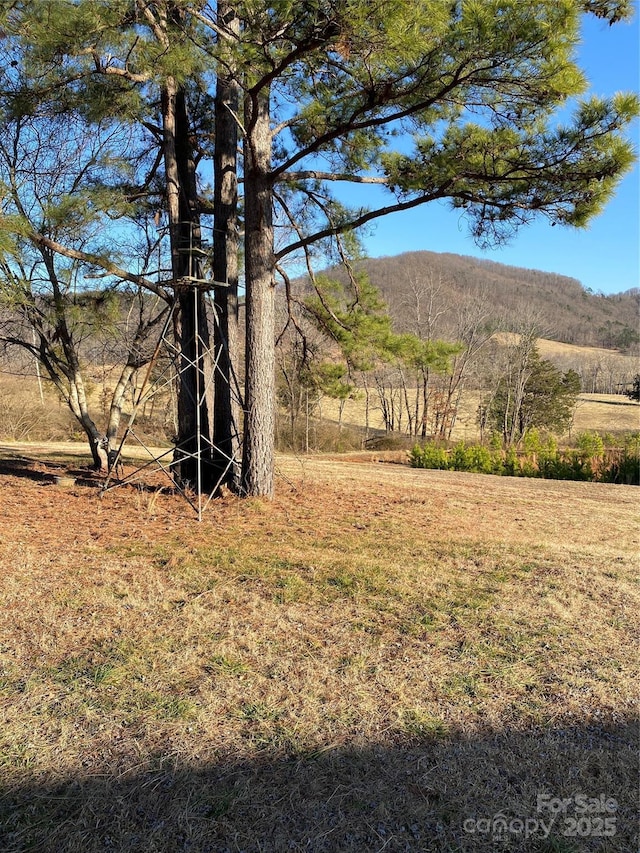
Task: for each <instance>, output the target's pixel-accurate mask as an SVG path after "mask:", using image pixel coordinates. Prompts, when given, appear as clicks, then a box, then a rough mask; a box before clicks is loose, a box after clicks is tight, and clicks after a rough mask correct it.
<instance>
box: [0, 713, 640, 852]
mask: <svg viewBox="0 0 640 853" xmlns="http://www.w3.org/2000/svg"><path fill="white" fill-rule="evenodd" d="M636 743H637V726H636V725H635V724H631V723H625V724H624V725H620V726H618V727H616V728H608V729H604V728H599V727H590V728H572V729H568V728H564V729H557V728H556V729H552V728H550V729H540V730H536V731H532V732H526V733H523V732H519V733H513V732H512V733H501V734H497V735H490V736H486V737H484V738H478V739H474V740H464V739H457V740H449V741H438V740H436V741H430V742H422V743H415V742H414V743H412V744H410V745H409V744H407V745H404V746H402V745H396V746H392V747H388V746H385V747H379V748H378V747H375V746H371V747H367V748H361V749H354V748H342V747H341V748H324V749H320V750H318V751H317V752H316V753H315V754H308V755H305V756H296V757H289V758H283V757H280V758H274V757H273V756H271V757H270V756H269V755H268V754H264V755H263V756H262V758H261V759H260V760H254V761H251V762H242V761H235V760H233V759H230V760H226V761H221V760H219V761H217V762H210V763H207V762H203V761H202V760H200V761H199V762H198V763H197V764H193V765H191V766H189V765H187V764H185V763H182V762H181V761H180V760H178V759H176V758H175V757H173V758H171V757H169V756H154V757H151V758H149V759H144V765H145V769H144V770H140V769H136V766H133V764H132V760H131V759H129V760H128V761H123V762H120V766H119V767H118V769H117V771H114V770H113V769H112V771H111V774H110V775H106V774H105V775H97V774H96V773H93V774H92V775H89V773H88V772H87V770H86V769H85V770H83V771H82V772H78V774H77V776H76V777H75V778H69V777H67V778H65V779H62V780H59V781H58V782H56V783H55V784H53V783H47V782H44V781H38V780H37V779H34V778H29V771H28V769H23V770H21V771H16V772H20V773H21V774H22V775H21V782H17V781H16V782H15V784H14V785H12V786H9V785H7V784H6V778H7V777H6V768H5V783H4V785H3V786H2V792H1V794H0V849H2V850H3V851H4V853H18V851H46V853H49V851H50V853H76V851H77V853H80V852H81V851H82V853H93V851H104V850H113V851H126V852H127V853H133V851H136V853H138V851H139V853H143V851H144V853H170V851H171V853H174V851H176V853H177V851H191V852H192V853H195V852H196V851H197V853H205V851H207V852H208V853H227V851H228V853H237V851H245V852H246V853H254V851H255V853H284V852H285V851H310V852H311V853H321V852H322V853H332V852H333V851H360V853H368V851H371V853H373V851H380V853H381V852H382V851H386V853H391V851H420V853H429V851H476V850H480V851H485V850H487V851H496V850H502V851H537V853H552V851H554V853H570V851H576V853H578V851H579V853H582V851H616V853H632V851H636V850H637V841H638V839H637V837H636V835H635V833H636V826H637V824H636V816H635V814H634V810H635V800H636V796H635V791H636V783H637V764H636V758H635V745H636ZM136 763H137V764H138V768H139V767H140V762H136ZM561 800H562V801H564V803H563V804H561V803H560V801H561Z"/></svg>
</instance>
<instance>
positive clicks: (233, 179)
mask: <svg viewBox="0 0 640 853" xmlns="http://www.w3.org/2000/svg"><path fill="white" fill-rule="evenodd" d="M218 21H219V23H220V24H221V25H223V26H224V27H225V28H226V29H227V31H229V32H232V33H234V34H239V32H240V22H239V20H238V18H237V16H236V15H235V12H234V10H233V8H232V7H231V6H230V4H229V3H227V2H219V3H218ZM239 92H240V87H239V85H238V82H237V80H235V79H234V78H233V76H232V75H231V74H230V75H228V76H219V77H218V79H217V83H216V100H215V128H216V146H215V153H214V213H213V278H214V281H219V282H226V283H227V287H216V288H215V290H214V306H215V311H216V315H217V322H216V325H215V327H214V342H215V351H216V355H217V364H218V366H217V370H216V372H215V378H214V389H215V408H214V421H213V442H214V451H213V464H214V467H215V468H216V471H217V476H218V478H222V482H224V483H225V484H227V485H228V486H230V487H231V488H232V489H233V490H234V491H239V489H240V476H241V472H240V470H239V466H238V465H237V464H235V463H231V464H230V462H229V460H231V459H233V460H236V459H238V457H239V444H240V442H239V434H238V430H239V428H240V414H241V412H240V403H239V401H238V399H237V391H238V388H237V382H238V375H239V366H240V332H239V329H238V254H239V252H238V175H237V171H238V167H237V158H238V107H239V102H240V97H239Z"/></svg>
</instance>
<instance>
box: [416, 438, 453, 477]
mask: <svg viewBox="0 0 640 853" xmlns="http://www.w3.org/2000/svg"><path fill="white" fill-rule="evenodd" d="M409 459H410V462H411V466H412V468H430V469H436V470H442V471H446V470H447V469H448V468H449V455H448V453H447V451H446V450H445V449H444V448H443V447H439V446H438V445H436V444H423V445H419V444H416V446H415V447H414V448H413V449H412V451H411V453H410V454H409Z"/></svg>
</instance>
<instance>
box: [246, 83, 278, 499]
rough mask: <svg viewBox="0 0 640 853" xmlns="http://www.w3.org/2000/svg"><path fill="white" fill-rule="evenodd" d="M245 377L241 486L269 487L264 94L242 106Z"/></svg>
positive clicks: (267, 490)
mask: <svg viewBox="0 0 640 853" xmlns="http://www.w3.org/2000/svg"><path fill="white" fill-rule="evenodd" d="M245 127H246V137H245V145H244V147H245V208H246V213H245V251H246V277H247V284H246V287H247V294H246V299H247V302H246V379H245V423H244V455H243V465H242V488H243V491H244V492H245V494H247V495H262V496H266V497H271V496H272V495H273V487H274V482H273V481H274V450H275V448H274V443H275V433H274V420H275V288H274V257H273V213H272V188H271V185H270V183H269V180H268V174H269V168H270V163H271V144H272V140H271V130H270V126H269V101H268V93H264V94H261V95H258V96H256V97H253V98H251V97H250V96H248V97H247V101H246V105H245Z"/></svg>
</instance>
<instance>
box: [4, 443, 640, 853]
mask: <svg viewBox="0 0 640 853" xmlns="http://www.w3.org/2000/svg"><path fill="white" fill-rule="evenodd" d="M61 449H62V448H58V453H59V452H60V450H61ZM67 450H68V448H67ZM28 456H29V458H25V456H24V450H23V449H18V448H11V447H8V446H6V445H5V446H2V447H0V604H1V608H0V614H1V615H0V620H1V621H0V723H1V725H0V765H1V768H2V773H1V777H0V779H1V781H0V849H2V850H3V851H5V853H18V851H36V850H37V851H46V853H93V851H104V850H116V851H126V853H133V852H134V851H136V853H138V851H139V853H143V851H144V853H174V851H175V852H176V853H177V851H190V852H191V853H196V852H197V853H205V851H209V853H226V851H229V853H239V852H240V851H247V853H249V851H251V853H254V851H255V853H267V851H272V853H283V851H314V853H320V851H327V853H331V852H332V851H354V853H355V851H360V853H362V851H371V853H374V851H376V853H377V851H380V853H382V851H388V853H390V851H416V853H418V851H419V853H429V851H450V853H453V851H456V852H458V851H494V850H498V849H499V850H509V851H538V853H552V851H554V853H578V852H579V851H580V853H581V852H582V851H607V853H613V851H616V853H632V851H635V850H637V841H638V839H637V836H636V826H637V824H636V816H635V806H636V799H637V798H636V793H637V791H636V788H637V763H636V758H635V748H636V744H637V726H636V720H637V706H636V704H635V703H636V698H637V682H636V680H635V679H636V672H635V665H636V653H637V627H638V626H637V614H638V590H637V569H638V553H639V537H640V530H639V527H638V517H637V506H638V502H637V495H638V492H637V490H635V489H634V488H633V487H625V486H614V485H605V484H592V483H574V482H567V483H562V482H557V481H553V482H551V481H541V480H521V479H518V480H511V479H508V478H495V477H488V476H482V475H472V474H454V473H448V472H436V471H418V470H413V469H410V468H408V467H405V466H401V465H392V464H384V463H382V462H377V463H374V462H370V461H366V460H367V459H369V458H370V457H367V456H366V455H363V454H360V455H354V456H353V457H351V458H346V459H345V458H343V459H340V460H337V459H331V458H327V457H316V458H306V459H302V458H301V459H296V458H294V457H282V458H280V459H279V461H278V482H277V495H276V498H275V499H274V500H273V501H272V502H265V501H260V500H255V499H251V500H244V501H241V500H237V499H235V498H233V497H231V496H227V497H225V498H222V499H218V500H215V501H213V502H212V503H211V504H210V505H209V507H208V509H207V511H206V513H205V516H204V520H203V522H202V523H200V524H198V523H197V521H196V520H195V517H194V513H193V512H192V510H191V509H190V508H189V506H188V505H187V504H186V503H185V502H184V501H182V500H181V499H180V498H179V497H178V496H175V495H173V494H170V493H169V492H168V491H167V490H166V489H165V490H162V491H144V490H140V489H135V488H133V487H123V488H121V489H116V490H114V491H110V492H107V493H105V494H104V495H103V496H102V497H101V496H100V493H99V491H98V489H97V481H95V480H94V479H93V475H91V474H89V473H88V472H86V471H84V470H82V468H81V465H83V464H85V462H84V461H80V460H79V461H77V462H75V463H74V462H73V459H72V457H71V456H69V455H66V456H54V454H53V451H52V450H51V449H50V448H44V450H43V451H42V452H41V454H37V453H36V450H35V449H34V448H31V450H30V452H29V454H28ZM37 456H40V458H39V459H36V457H37ZM56 459H57V460H58V461H57V462H56ZM68 471H70V472H71V474H72V476H74V477H76V478H77V484H76V485H75V486H73V487H71V488H62V487H60V486H57V485H55V484H54V482H53V476H54V474H59V473H60V472H68Z"/></svg>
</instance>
